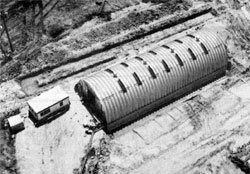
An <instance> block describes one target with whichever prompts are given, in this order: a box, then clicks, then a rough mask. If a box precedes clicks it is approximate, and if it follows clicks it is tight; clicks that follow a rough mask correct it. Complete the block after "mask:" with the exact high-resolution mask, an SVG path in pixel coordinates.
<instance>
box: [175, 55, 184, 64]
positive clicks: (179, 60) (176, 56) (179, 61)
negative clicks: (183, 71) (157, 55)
mask: <svg viewBox="0 0 250 174" xmlns="http://www.w3.org/2000/svg"><path fill="white" fill-rule="evenodd" d="M175 58H176V60H177V61H178V63H179V65H180V66H183V65H184V64H183V62H182V60H181V58H180V56H179V55H178V54H175Z"/></svg>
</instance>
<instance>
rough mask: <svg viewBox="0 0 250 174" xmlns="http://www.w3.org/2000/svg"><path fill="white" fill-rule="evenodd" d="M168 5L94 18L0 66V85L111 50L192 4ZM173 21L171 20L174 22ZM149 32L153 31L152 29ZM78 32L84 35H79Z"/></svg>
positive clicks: (135, 8) (126, 10)
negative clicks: (67, 34)
mask: <svg viewBox="0 0 250 174" xmlns="http://www.w3.org/2000/svg"><path fill="white" fill-rule="evenodd" d="M170 2H171V3H169V2H166V3H163V4H159V5H151V4H150V3H148V4H144V3H142V4H139V5H137V6H133V7H129V8H126V9H124V11H123V12H124V14H125V15H121V13H117V14H116V13H114V15H113V16H114V18H113V19H112V20H111V21H110V22H107V23H103V22H102V23H98V20H97V19H93V20H91V21H89V22H86V23H85V24H84V25H83V26H82V27H80V28H79V29H78V30H75V31H73V32H72V33H71V34H70V35H69V36H68V37H66V38H64V39H62V40H60V41H58V42H56V43H50V44H48V45H46V46H44V47H42V48H41V49H39V48H37V49H36V50H34V51H33V52H32V54H31V55H30V56H28V57H27V56H25V55H23V56H20V57H19V59H18V60H16V61H13V62H12V63H10V64H8V65H6V66H4V67H2V68H1V73H0V82H3V81H6V80H8V79H12V78H14V77H17V76H18V75H20V74H28V73H30V72H32V71H36V72H37V71H39V70H44V69H46V68H47V69H51V68H53V67H56V66H59V65H62V64H65V63H68V62H70V61H75V60H76V59H82V58H84V57H86V56H87V55H86V54H93V53H91V52H93V51H97V50H99V52H100V51H103V48H107V47H112V45H115V44H117V43H121V42H124V40H130V39H134V38H136V37H137V35H142V34H145V33H147V32H149V31H147V30H146V31H145V30H144V29H143V28H141V29H140V30H141V31H140V30H137V29H138V27H139V26H141V25H145V24H149V23H152V22H154V21H156V20H158V19H161V18H163V17H164V16H167V15H169V14H172V13H173V12H174V11H179V12H180V11H182V12H183V10H188V9H189V8H190V7H191V5H192V4H189V3H184V2H185V1H182V2H183V4H178V3H173V2H172V1H170ZM194 11H196V10H194ZM198 11H199V10H198ZM186 15H187V14H186ZM173 20H174V21H175V19H173ZM171 22H173V21H171ZM169 23H170V21H169ZM168 25H169V24H168ZM158 27H159V26H157V28H158ZM85 28H88V30H87V31H86V30H85ZM153 29H155V28H154V27H153ZM81 30H83V31H85V32H81ZM150 30H152V29H150ZM128 33H130V35H129V34H128ZM132 33H134V34H132ZM126 34H128V35H126ZM117 35H120V36H122V35H123V36H124V38H119V37H118V39H117V40H118V41H115V40H112V39H114V38H113V37H114V36H115V37H117ZM110 39H111V40H110ZM84 55H85V56H84ZM80 56H81V57H80Z"/></svg>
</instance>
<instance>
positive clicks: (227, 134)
mask: <svg viewBox="0 0 250 174" xmlns="http://www.w3.org/2000/svg"><path fill="white" fill-rule="evenodd" d="M158 2H159V1H158ZM176 2H177V1H176ZM178 2H180V3H181V5H180V6H176V5H175V6H169V7H166V6H164V5H163V6H162V5H160V4H158V3H157V4H152V3H149V2H147V1H143V2H139V3H138V1H130V4H127V5H124V6H128V7H126V8H124V9H115V10H114V11H113V12H112V13H111V21H105V20H106V19H105V20H103V19H99V18H93V19H90V20H88V21H87V22H86V21H84V22H83V25H81V26H78V27H76V28H74V27H72V28H70V29H68V31H69V33H68V34H66V35H65V37H63V38H62V39H60V40H58V41H55V42H51V43H48V44H46V45H44V46H42V48H41V52H40V53H41V54H40V53H39V54H38V55H39V56H38V57H35V59H30V61H28V62H25V61H26V60H25V61H23V62H22V61H21V63H23V64H22V66H21V65H20V64H18V62H17V61H16V62H15V61H14V63H17V65H15V67H16V68H17V69H18V68H20V67H21V69H20V71H19V73H18V74H16V73H15V72H13V74H9V75H10V76H8V75H7V76H6V74H5V73H2V74H1V75H0V76H1V79H0V80H1V82H2V83H1V84H0V106H1V107H0V118H1V119H2V121H1V122H2V123H4V119H3V118H5V117H8V116H10V115H13V113H12V111H13V110H15V109H20V112H21V115H23V116H24V117H25V130H24V131H22V132H20V133H18V134H17V135H16V136H12V137H11V136H10V135H9V132H8V130H7V129H6V128H4V126H2V125H3V124H1V125H0V142H1V143H0V148H1V149H0V150H1V151H0V152H1V155H2V157H0V173H3V174H9V173H20V174H33V173H36V174H69V173H74V174H76V173H78V169H79V168H80V164H81V161H82V159H83V157H84V156H86V149H87V146H88V143H89V140H90V135H88V134H86V130H87V128H85V127H83V125H85V124H89V125H94V123H93V119H92V117H91V116H90V114H89V113H88V112H87V110H86V108H85V107H84V106H83V105H82V104H81V102H80V100H79V97H78V96H77V95H76V93H75V92H74V86H75V84H76V83H77V82H78V80H79V79H81V78H83V77H85V76H88V75H90V74H92V73H94V72H95V71H98V70H100V69H102V68H105V67H107V66H110V65H112V64H114V63H118V62H120V61H121V60H124V59H127V58H129V57H132V56H134V55H137V54H140V53H142V52H144V51H147V50H149V49H151V48H153V47H156V46H157V45H159V44H161V43H163V42H167V41H169V40H173V39H175V38H178V37H180V36H182V35H185V34H186V33H189V32H192V31H195V30H199V29H203V28H207V29H212V30H215V29H216V31H217V32H218V33H219V35H220V36H221V38H222V39H223V40H225V42H226V45H227V48H228V55H229V61H230V62H231V69H230V70H229V71H228V72H227V74H226V76H224V77H222V78H220V79H218V80H217V81H215V82H212V83H210V84H208V85H206V86H205V87H203V88H201V89H199V90H197V91H195V92H194V93H192V94H189V95H187V96H185V97H183V98H181V99H179V100H178V101H176V102H174V103H172V104H170V105H168V106H166V107H163V108H162V109H160V110H158V111H156V112H154V113H151V114H149V115H148V116H147V117H145V118H143V119H141V120H139V121H137V122H135V123H133V124H131V125H129V126H127V127H125V128H123V129H121V130H119V131H117V132H115V133H114V134H112V135H106V134H105V133H104V132H103V131H99V132H98V133H97V134H96V135H95V136H94V140H93V147H92V148H91V154H90V155H89V159H88V160H87V163H86V171H87V172H86V173H110V174H116V173H136V174H137V173H159V174H160V173H173V174H181V173H187V174H209V173H211V174H225V173H228V174H243V173H244V171H242V170H241V169H240V168H239V167H237V166H236V165H235V164H234V163H232V162H231V161H230V159H229V155H230V153H231V152H232V151H235V150H236V149H237V148H238V147H241V146H242V145H244V144H247V143H249V142H250V139H249V135H250V131H249V127H250V124H249V122H248V121H249V119H250V118H249V113H250V109H249V108H250V107H249V106H250V93H249V91H250V75H249V65H250V61H249V48H250V47H249V41H250V39H249V38H250V37H249V31H248V28H249V26H250V25H248V24H247V23H248V22H247V21H250V8H249V7H250V6H249V5H250V4H248V2H247V1H240V3H238V4H234V2H235V1H233V0H232V1H231V0H221V1H209V2H206V3H204V1H193V3H190V2H189V1H178ZM204 5H210V6H212V7H213V8H214V10H211V13H210V12H206V13H204V14H201V15H200V16H196V17H194V18H191V19H188V20H186V21H184V22H182V23H180V24H176V25H174V26H171V27H169V28H164V29H161V30H158V31H155V32H153V33H151V34H148V35H145V36H144V37H138V38H136V37H135V38H134V39H132V40H130V41H128V42H125V43H123V44H121V45H118V46H116V47H112V48H110V49H108V50H105V51H103V52H98V53H95V54H93V55H88V57H86V58H84V59H81V58H79V56H83V55H84V54H86V52H91V51H93V50H94V48H93V47H95V46H96V45H102V44H103V43H105V42H109V44H110V43H114V42H113V41H117V40H119V39H121V38H122V39H124V37H126V36H128V35H126V34H128V33H132V34H133V32H136V29H137V28H138V27H140V28H144V29H145V28H147V29H148V28H150V27H152V26H156V25H158V24H159V23H160V22H163V21H166V20H169V19H170V18H171V17H172V16H181V14H184V13H185V12H187V10H188V9H189V8H190V9H189V11H188V12H190V11H191V10H192V9H195V8H198V7H199V8H200V7H203V6H204ZM191 6H192V7H191ZM170 8H171V9H170ZM205 8H207V7H205ZM215 9H216V10H215ZM77 10H79V9H75V11H72V12H71V13H70V14H71V16H69V17H68V21H67V22H66V21H63V20H62V22H65V23H66V24H67V23H72V21H71V22H70V20H71V19H72V18H73V14H76V13H77ZM172 10H173V11H175V12H176V13H175V15H170V14H171V13H172V12H173V11H172ZM180 11H181V12H182V13H181V14H180V13H179V12H180ZM78 12H79V11H78ZM56 14H58V13H55V16H56ZM65 18H66V17H65ZM77 19H78V18H77ZM171 19H176V18H171ZM48 20H49V19H48ZM60 20H61V19H60ZM52 21H53V20H52ZM66 24H65V25H66ZM128 24H129V25H128ZM244 24H245V25H244ZM65 25H64V24H63V26H65ZM93 26H95V28H93ZM145 31H147V32H148V31H150V30H145ZM112 39H113V40H112ZM110 40H112V42H110ZM100 43H101V44H100ZM86 45H88V47H86ZM41 56H44V57H42V58H41ZM45 58H46V59H45ZM70 59H77V60H74V61H69V60H70ZM63 61H68V62H66V64H62V65H61V66H59V64H61V62H63ZM24 62H25V63H24ZM12 63H13V62H12ZM12 63H9V64H7V65H6V67H3V68H2V67H1V68H2V69H1V72H3V71H4V70H6V69H9V72H11V71H15V68H14V70H13V69H11V68H10V67H8V66H11V67H12ZM56 64H58V66H57V65H56ZM46 65H56V66H55V67H53V69H49V70H47V69H46V70H45V71H43V72H39V71H38V70H39V69H41V68H44V67H45V66H46ZM4 68H6V69H4ZM32 71H37V72H36V74H34V75H33V76H24V77H23V78H21V79H20V78H19V80H8V79H12V78H14V77H16V76H17V75H19V74H22V75H24V74H27V73H30V72H32ZM4 81H6V82H4ZM57 85H60V86H61V87H62V88H63V89H64V90H65V91H66V92H67V93H68V94H69V96H70V101H71V106H70V110H69V111H67V112H66V113H65V114H64V115H62V116H60V117H59V118H57V119H55V120H53V121H52V122H50V123H48V124H45V125H43V126H41V127H39V128H36V127H34V125H33V123H32V122H31V120H30V119H28V118H27V113H28V108H27V105H26V101H27V100H29V99H30V98H33V97H34V96H36V95H38V94H39V93H41V92H43V91H46V90H48V89H50V88H52V87H53V86H57Z"/></svg>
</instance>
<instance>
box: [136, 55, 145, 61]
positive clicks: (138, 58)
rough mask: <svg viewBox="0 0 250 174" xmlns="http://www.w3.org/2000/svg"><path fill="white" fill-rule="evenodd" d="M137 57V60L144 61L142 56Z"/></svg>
mask: <svg viewBox="0 0 250 174" xmlns="http://www.w3.org/2000/svg"><path fill="white" fill-rule="evenodd" d="M135 59H137V60H140V61H143V59H142V58H141V57H138V56H137V57H135Z"/></svg>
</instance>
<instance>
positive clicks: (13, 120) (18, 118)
mask: <svg viewBox="0 0 250 174" xmlns="http://www.w3.org/2000/svg"><path fill="white" fill-rule="evenodd" d="M23 120H24V119H23V118H22V117H21V116H20V115H15V116H12V117H10V118H8V122H9V125H10V127H13V126H16V125H18V124H23Z"/></svg>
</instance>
